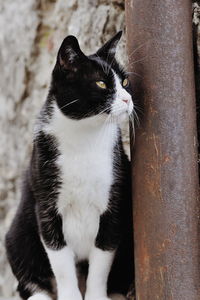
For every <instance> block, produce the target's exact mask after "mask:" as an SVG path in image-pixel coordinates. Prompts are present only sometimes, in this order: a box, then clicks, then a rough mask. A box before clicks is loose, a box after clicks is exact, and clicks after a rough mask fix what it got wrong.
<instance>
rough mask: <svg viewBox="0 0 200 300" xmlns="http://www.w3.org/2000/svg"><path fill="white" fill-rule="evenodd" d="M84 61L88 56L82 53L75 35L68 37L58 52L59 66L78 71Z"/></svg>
mask: <svg viewBox="0 0 200 300" xmlns="http://www.w3.org/2000/svg"><path fill="white" fill-rule="evenodd" d="M84 59H86V56H85V55H84V54H83V52H82V51H81V49H80V46H79V43H78V40H77V38H76V37H75V36H73V35H69V36H67V37H66V38H65V39H64V41H63V42H62V44H61V46H60V49H59V51H58V57H57V62H58V64H59V65H60V66H61V67H62V68H64V69H66V70H69V71H76V70H77V67H78V64H80V63H81V62H82V61H83V60H84Z"/></svg>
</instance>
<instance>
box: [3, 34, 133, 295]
mask: <svg viewBox="0 0 200 300" xmlns="http://www.w3.org/2000/svg"><path fill="white" fill-rule="evenodd" d="M120 36H121V33H118V34H117V35H116V36H115V37H113V38H112V39H111V40H110V41H109V42H108V43H106V44H105V45H104V46H103V47H102V48H101V49H100V50H99V51H98V52H97V53H96V54H93V55H90V56H85V55H84V54H83V53H82V51H81V50H80V48H79V45H78V42H77V40H76V38H74V37H72V36H69V37H67V38H66V39H65V40H64V41H63V43H62V45H61V47H60V50H59V52H58V57H57V62H56V65H55V67H54V70H53V74H52V82H51V86H50V90H49V95H48V97H47V101H46V103H45V105H44V107H43V108H42V110H41V113H40V116H39V118H38V124H40V122H43V123H48V122H50V121H51V117H52V106H53V103H54V102H55V101H56V103H57V105H58V107H59V108H60V110H61V111H62V112H63V114H65V115H66V116H68V117H70V118H72V119H76V120H79V119H83V118H86V117H88V116H92V115H96V114H99V113H100V112H101V111H102V110H105V113H107V114H109V112H110V105H111V103H112V101H113V95H114V94H115V86H114V78H113V73H112V71H111V68H112V69H114V70H115V72H116V73H117V74H118V76H119V77H120V78H121V80H123V79H124V78H126V77H127V76H126V73H125V72H124V71H123V70H122V69H121V67H120V66H119V64H118V63H117V61H116V60H115V57H114V55H115V48H116V44H117V42H118V40H119V38H120ZM99 80H101V81H102V80H103V81H104V82H105V83H106V85H107V89H100V88H99V87H98V86H97V85H96V84H95V82H96V81H99ZM129 88H130V87H127V90H128V91H129V92H130V90H129ZM76 99H78V100H77V101H75V100H76ZM72 101H75V102H73V103H71V102H72ZM38 126H39V125H38ZM80 151H81V149H80ZM59 154H60V153H59V151H58V149H57V141H56V139H55V137H54V136H51V135H50V134H47V133H45V132H44V131H43V130H42V127H41V128H40V130H39V131H38V132H37V134H36V137H35V139H34V143H33V153H32V159H31V162H30V166H29V168H28V171H27V172H26V176H25V182H24V188H23V190H22V200H21V203H20V205H19V208H18V210H17V213H16V216H15V218H14V220H13V222H12V225H11V227H10V230H9V232H8V233H7V235H6V248H7V255H8V259H9V262H10V265H11V267H12V270H13V273H14V275H15V276H16V278H17V280H18V282H19V286H18V290H19V293H20V296H21V297H22V298H23V299H27V298H28V297H29V296H31V295H32V294H33V292H34V290H37V287H39V288H40V289H42V290H43V289H44V290H46V291H47V292H48V293H49V294H51V295H53V297H56V291H55V289H54V286H53V283H52V282H53V279H54V275H53V272H52V270H51V266H50V263H49V260H48V257H47V254H46V252H45V250H44V247H43V244H42V242H41V237H42V239H43V240H44V242H45V244H46V245H47V246H48V247H49V248H52V249H54V250H58V249H61V248H62V247H64V246H65V245H66V241H65V239H64V235H63V232H62V217H61V216H60V215H59V214H58V213H57V207H56V201H57V197H58V195H59V188H60V186H61V184H62V174H60V170H59V168H58V166H57V165H56V164H55V161H56V159H57V157H58V156H59ZM113 174H114V176H115V174H117V176H115V180H114V183H113V185H112V186H111V189H110V197H109V202H110V203H109V208H110V209H109V210H107V211H106V212H105V213H104V214H103V215H102V216H101V218H100V227H99V232H98V234H97V237H96V246H97V247H99V248H100V249H103V250H113V249H118V250H117V255H116V257H115V260H114V263H113V266H112V270H111V272H110V276H109V280H108V291H109V292H122V293H124V294H126V293H127V291H128V288H129V285H130V284H131V283H132V281H133V245H132V213H131V212H132V206H131V180H130V178H131V174H130V163H129V161H128V158H127V156H126V155H125V153H124V149H123V146H122V141H121V135H120V132H119V135H118V141H117V142H116V145H115V148H114V162H113Z"/></svg>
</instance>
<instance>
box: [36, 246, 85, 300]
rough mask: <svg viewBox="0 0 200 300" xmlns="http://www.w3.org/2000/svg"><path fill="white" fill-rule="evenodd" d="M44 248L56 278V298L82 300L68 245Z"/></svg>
mask: <svg viewBox="0 0 200 300" xmlns="http://www.w3.org/2000/svg"><path fill="white" fill-rule="evenodd" d="M45 249H46V252H47V255H48V257H49V260H50V262H51V267H52V269H53V272H54V275H55V278H56V283H57V293H58V299H59V300H72V299H73V300H82V296H81V293H80V291H79V289H78V280H77V276H76V268H75V261H74V253H73V251H72V250H71V249H70V248H69V247H68V246H66V247H64V248H63V249H61V250H51V249H48V248H47V247H45ZM33 300H34V299H33Z"/></svg>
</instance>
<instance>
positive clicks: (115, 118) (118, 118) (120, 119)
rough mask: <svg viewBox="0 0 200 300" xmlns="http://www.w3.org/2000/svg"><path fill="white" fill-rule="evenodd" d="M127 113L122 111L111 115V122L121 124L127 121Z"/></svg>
mask: <svg viewBox="0 0 200 300" xmlns="http://www.w3.org/2000/svg"><path fill="white" fill-rule="evenodd" d="M128 119H129V115H128V113H127V112H122V113H120V114H118V115H112V116H111V120H112V122H113V123H117V124H121V123H124V122H126V121H128Z"/></svg>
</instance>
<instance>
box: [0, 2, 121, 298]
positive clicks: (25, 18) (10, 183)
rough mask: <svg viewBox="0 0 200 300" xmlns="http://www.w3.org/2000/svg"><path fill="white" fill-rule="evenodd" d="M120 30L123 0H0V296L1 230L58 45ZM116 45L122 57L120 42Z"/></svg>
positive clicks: (2, 284) (1, 285) (2, 270)
mask: <svg viewBox="0 0 200 300" xmlns="http://www.w3.org/2000/svg"><path fill="white" fill-rule="evenodd" d="M120 29H124V1H123V0H115V1H114V0H113V1H109V0H55V1H54V0H40V1H39V0H26V1H24V0H16V1H13V0H6V1H4V0H0V70H1V76H0V132H1V144H0V145H1V146H0V176H1V181H0V297H4V298H6V297H10V296H13V295H15V288H16V282H15V280H14V277H13V276H12V273H11V271H10V267H9V266H8V264H7V261H6V256H5V250H4V247H3V243H4V235H5V232H6V230H7V228H8V226H9V224H10V221H11V219H12V217H13V214H14V213H15V210H16V207H17V204H18V202H19V199H20V185H21V178H22V174H23V171H24V170H25V168H26V165H27V163H28V159H29V155H30V151H31V140H32V131H33V124H34V119H35V116H36V114H37V113H38V111H39V109H40V107H41V104H42V103H43V101H44V100H45V96H46V94H47V89H48V84H49V79H50V73H51V70H52V67H53V64H54V60H55V55H56V51H57V49H58V47H59V44H60V43H61V41H62V39H63V38H64V37H65V36H66V35H68V34H74V35H76V36H77V37H78V38H79V41H80V44H81V46H82V49H83V50H84V51H85V52H86V53H88V54H89V53H92V52H94V51H95V50H96V49H97V48H98V47H99V46H100V45H101V44H102V43H103V42H104V41H105V40H107V39H109V38H110V37H111V36H112V35H113V34H114V33H115V32H116V31H118V30H120ZM124 40H125V38H124ZM119 48H120V49H119V56H120V57H121V60H122V61H123V60H124V41H122V42H121V44H120V47H119ZM22 247H23V245H22Z"/></svg>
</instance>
